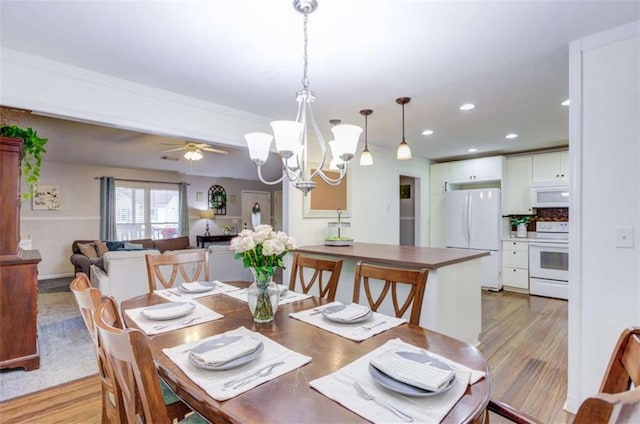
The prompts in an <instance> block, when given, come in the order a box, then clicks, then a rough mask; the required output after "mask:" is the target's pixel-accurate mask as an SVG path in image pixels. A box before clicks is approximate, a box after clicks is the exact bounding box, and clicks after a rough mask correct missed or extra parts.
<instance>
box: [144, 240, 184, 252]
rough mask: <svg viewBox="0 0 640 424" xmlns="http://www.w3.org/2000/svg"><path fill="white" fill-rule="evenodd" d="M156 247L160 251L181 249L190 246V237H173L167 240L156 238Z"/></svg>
mask: <svg viewBox="0 0 640 424" xmlns="http://www.w3.org/2000/svg"><path fill="white" fill-rule="evenodd" d="M153 243H154V245H155V248H156V249H158V250H159V251H160V252H165V251H167V250H181V249H188V248H189V237H187V236H183V237H176V238H172V239H166V240H154V242H153Z"/></svg>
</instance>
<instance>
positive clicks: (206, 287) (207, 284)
mask: <svg viewBox="0 0 640 424" xmlns="http://www.w3.org/2000/svg"><path fill="white" fill-rule="evenodd" d="M198 283H199V284H200V286H202V287H196V288H195V289H187V288H186V287H184V283H183V284H180V285H179V286H178V290H180V291H181V292H183V293H204V292H208V291H211V290H213V289H215V288H216V287H218V284H217V283H215V282H214V281H199V282H198Z"/></svg>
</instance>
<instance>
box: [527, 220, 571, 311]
mask: <svg viewBox="0 0 640 424" xmlns="http://www.w3.org/2000/svg"><path fill="white" fill-rule="evenodd" d="M529 293H530V294H535V295H538V296H547V297H555V298H559V299H568V298H569V223H568V222H566V221H553V222H549V221H537V222H536V237H535V239H534V240H532V241H531V242H530V243H529Z"/></svg>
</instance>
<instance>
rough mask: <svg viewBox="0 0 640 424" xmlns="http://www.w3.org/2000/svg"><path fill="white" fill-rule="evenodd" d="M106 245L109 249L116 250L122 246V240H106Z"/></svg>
mask: <svg viewBox="0 0 640 424" xmlns="http://www.w3.org/2000/svg"><path fill="white" fill-rule="evenodd" d="M105 243H106V244H107V247H108V248H109V250H118V249H122V248H123V247H124V242H123V241H106V242H105Z"/></svg>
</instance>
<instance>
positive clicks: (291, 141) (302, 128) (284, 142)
mask: <svg viewBox="0 0 640 424" xmlns="http://www.w3.org/2000/svg"><path fill="white" fill-rule="evenodd" d="M293 7H294V9H295V10H296V11H298V12H300V13H302V14H303V15H304V20H303V22H304V68H303V78H302V89H301V90H299V91H298V92H297V93H296V101H297V102H298V113H297V115H296V120H295V121H273V122H271V128H272V130H273V134H274V135H273V136H272V135H271V134H266V133H259V132H258V133H249V134H245V136H244V138H245V140H246V142H247V147H248V148H249V156H250V157H251V160H252V161H253V163H255V165H256V166H257V168H258V178H260V181H262V182H263V183H265V184H278V183H280V182H281V181H283V180H284V178H287V179H288V180H289V181H291V182H292V183H293V185H294V186H295V187H296V188H297V189H299V190H301V191H302V192H303V193H304V194H305V195H306V194H307V193H308V192H309V191H311V190H313V189H314V188H315V186H316V183H315V181H313V179H314V178H315V177H316V176H318V177H320V178H321V179H322V180H323V181H324V182H325V183H327V184H330V185H338V184H340V182H341V181H342V179H343V178H344V177H345V175H346V174H347V170H348V168H349V161H350V160H351V159H353V157H354V155H355V152H356V148H357V146H358V138H359V137H360V134H361V133H362V128H360V127H359V126H356V125H335V126H334V127H333V128H331V132H332V133H333V136H334V138H335V140H332V141H330V142H329V147H330V149H331V154H332V156H333V159H334V160H335V163H336V166H337V169H338V170H339V175H338V176H337V178H331V177H329V176H328V175H326V174H325V173H324V172H323V170H322V169H323V167H324V165H325V159H326V156H327V148H326V143H325V141H324V138H323V136H322V133H321V132H320V129H319V128H318V124H317V123H316V119H315V117H314V116H313V110H312V109H311V103H313V102H314V101H315V100H316V96H315V94H314V92H313V91H311V90H310V89H309V78H308V75H307V70H308V57H307V41H308V37H307V20H308V15H309V14H310V13H312V12H313V11H314V10H316V8H317V7H318V2H317V1H316V0H294V2H293ZM311 131H313V132H314V133H315V136H316V139H317V141H318V144H319V145H320V155H321V159H320V163H318V165H317V167H316V169H314V170H312V169H311V166H310V164H309V162H308V160H307V155H308V153H309V152H308V149H307V147H308V146H307V143H308V139H309V134H308V133H309V132H311ZM274 137H275V146H276V150H277V152H278V155H279V156H280V158H281V160H282V171H283V172H282V176H281V177H280V178H279V179H277V180H275V181H266V180H265V179H264V178H263V177H262V172H261V168H262V165H264V164H265V163H266V161H267V159H268V157H269V151H270V149H271V141H272V140H273V139H274Z"/></svg>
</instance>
